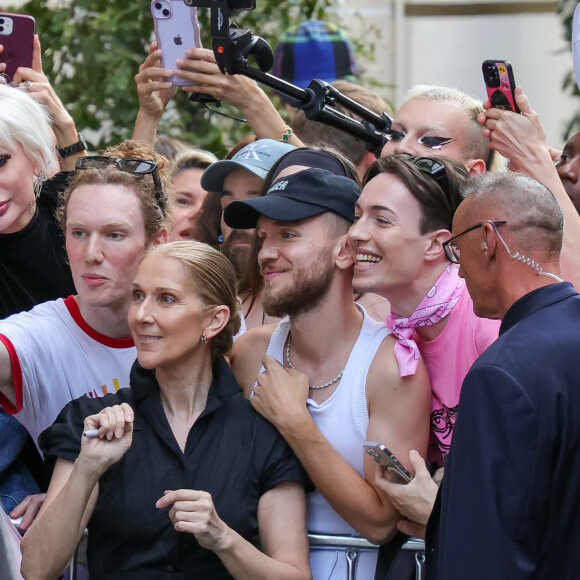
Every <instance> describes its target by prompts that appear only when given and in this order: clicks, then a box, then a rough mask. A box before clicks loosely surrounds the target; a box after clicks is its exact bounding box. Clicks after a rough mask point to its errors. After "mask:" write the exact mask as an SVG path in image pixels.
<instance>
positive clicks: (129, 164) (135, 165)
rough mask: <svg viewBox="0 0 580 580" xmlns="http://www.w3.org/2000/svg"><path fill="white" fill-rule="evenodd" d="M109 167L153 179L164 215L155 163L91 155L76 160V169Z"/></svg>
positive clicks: (128, 158) (163, 201) (156, 195)
mask: <svg viewBox="0 0 580 580" xmlns="http://www.w3.org/2000/svg"><path fill="white" fill-rule="evenodd" d="M109 165H115V166H116V167H117V169H118V170H119V171H124V172H125V173H131V174H133V175H149V174H151V176H152V177H153V184H154V185H155V200H156V201H157V205H158V206H159V209H161V211H162V212H163V214H165V198H164V195H163V184H162V183H161V178H160V177H159V169H158V168H157V163H155V161H149V160H147V159H133V158H131V157H127V158H123V157H105V156H101V155H93V156H88V157H79V158H78V159H77V162H76V165H75V168H76V169H103V168H104V167H108V166H109Z"/></svg>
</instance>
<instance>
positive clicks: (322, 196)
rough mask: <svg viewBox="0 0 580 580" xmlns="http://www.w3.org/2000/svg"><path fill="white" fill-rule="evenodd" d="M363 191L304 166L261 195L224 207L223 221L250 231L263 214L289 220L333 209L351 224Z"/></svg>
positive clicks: (338, 177) (283, 220)
mask: <svg viewBox="0 0 580 580" xmlns="http://www.w3.org/2000/svg"><path fill="white" fill-rule="evenodd" d="M360 192H361V189H360V187H359V186H358V184H357V183H356V182H354V181H353V180H352V179H349V178H348V177H342V176H340V175H334V174H333V173H331V172H330V171H326V170H325V169H304V170H303V171H299V172H298V173H294V174H293V175H289V176H287V177H282V178H281V179H278V181H275V182H274V183H273V184H272V185H271V186H270V189H268V191H267V192H266V194H265V195H264V196H262V197H254V198H250V199H245V200H243V201H233V202H232V203H230V204H229V205H228V206H227V207H226V209H225V212H224V221H225V222H226V224H227V225H228V226H230V228H236V229H241V230H248V229H251V228H255V227H256V222H257V221H258V218H259V217H260V216H261V215H265V216H266V217H269V218H271V219H273V220H276V221H282V222H290V221H295V220H301V219H304V218H307V217H312V216H315V215H318V214H321V213H324V212H327V211H331V212H334V213H335V214H338V215H339V216H341V217H343V218H344V219H346V220H348V221H349V222H351V223H352V222H353V221H354V204H355V203H356V201H357V199H358V198H359V196H360Z"/></svg>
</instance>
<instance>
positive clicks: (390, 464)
mask: <svg viewBox="0 0 580 580" xmlns="http://www.w3.org/2000/svg"><path fill="white" fill-rule="evenodd" d="M363 447H364V450H365V451H366V452H367V453H368V454H369V455H370V456H371V457H372V458H373V459H374V460H375V461H376V462H377V463H379V464H380V465H382V466H383V467H384V468H385V469H386V470H387V472H388V473H389V475H390V476H391V477H392V479H393V481H394V482H396V483H409V482H410V481H411V479H413V477H412V476H411V474H410V473H409V472H408V471H407V470H406V469H405V468H404V467H403V465H402V463H401V462H400V461H399V460H398V459H397V458H396V457H395V456H394V455H393V454H392V453H391V452H390V451H389V450H388V449H387V448H386V447H385V446H384V445H381V444H380V443H375V444H373V445H363Z"/></svg>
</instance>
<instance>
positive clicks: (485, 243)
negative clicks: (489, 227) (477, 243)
mask: <svg viewBox="0 0 580 580" xmlns="http://www.w3.org/2000/svg"><path fill="white" fill-rule="evenodd" d="M483 250H484V251H485V250H487V242H483Z"/></svg>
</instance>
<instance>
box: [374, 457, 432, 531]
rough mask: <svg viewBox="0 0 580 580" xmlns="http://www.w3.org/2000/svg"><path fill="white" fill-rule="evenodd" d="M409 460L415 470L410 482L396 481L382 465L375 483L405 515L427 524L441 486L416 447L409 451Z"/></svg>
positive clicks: (412, 519)
mask: <svg viewBox="0 0 580 580" xmlns="http://www.w3.org/2000/svg"><path fill="white" fill-rule="evenodd" d="M409 460H410V461H411V465H412V466H413V471H414V472H415V476H414V477H413V479H412V480H411V481H410V483H407V484H400V483H394V482H393V481H391V480H390V478H389V476H388V474H387V473H386V471H385V470H384V469H383V468H382V467H381V466H380V465H378V466H377V469H376V472H375V483H376V485H377V486H378V488H379V489H380V490H382V491H383V492H384V493H385V494H386V495H387V496H388V498H389V500H390V502H391V503H392V504H393V505H394V506H395V508H396V509H397V510H398V511H399V512H400V513H401V514H402V515H403V516H405V517H406V518H408V519H409V520H411V521H413V522H415V523H418V524H421V525H426V524H427V520H428V519H429V516H430V515H431V510H432V509H433V504H434V503H435V498H436V497H437V491H438V489H439V488H438V486H437V484H436V483H435V481H433V479H432V478H431V475H430V474H429V471H428V470H427V466H426V465H425V460H424V459H423V458H422V457H421V455H420V454H419V453H418V452H417V451H415V450H414V449H412V450H411V451H409Z"/></svg>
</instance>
